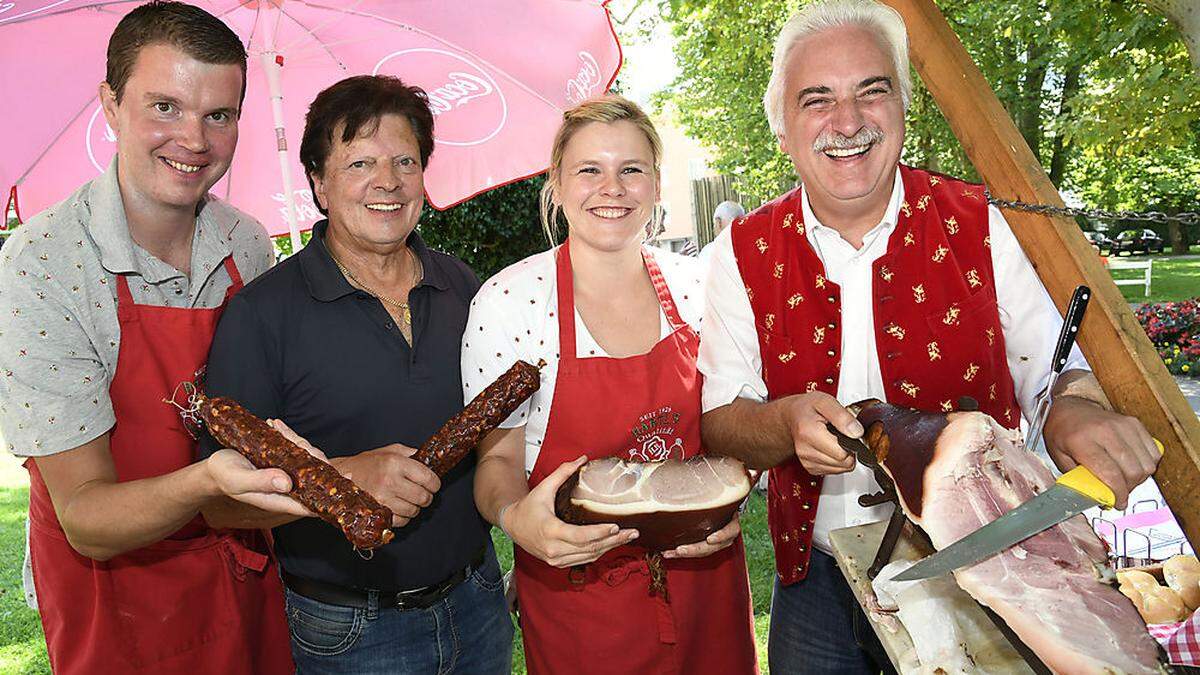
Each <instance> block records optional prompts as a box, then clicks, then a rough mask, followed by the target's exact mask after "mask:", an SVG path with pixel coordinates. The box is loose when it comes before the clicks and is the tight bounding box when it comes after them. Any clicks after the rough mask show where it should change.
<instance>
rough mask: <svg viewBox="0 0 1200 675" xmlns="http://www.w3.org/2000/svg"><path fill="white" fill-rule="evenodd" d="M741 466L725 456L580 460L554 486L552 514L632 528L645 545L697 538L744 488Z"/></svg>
mask: <svg viewBox="0 0 1200 675" xmlns="http://www.w3.org/2000/svg"><path fill="white" fill-rule="evenodd" d="M750 488H751V482H750V476H749V474H748V473H747V472H746V467H745V466H744V465H743V464H742V463H741V462H739V461H738V460H736V459H732V458H729V457H714V456H703V455H702V456H698V457H693V458H691V459H686V460H678V459H669V460H665V461H659V462H645V463H641V462H627V461H624V460H620V459H617V458H615V457H604V458H600V459H594V460H592V461H590V462H588V463H587V464H584V465H583V466H581V467H580V468H579V470H578V471H576V472H575V474H574V475H572V476H571V478H569V479H567V481H566V482H565V483H563V486H562V487H561V488H560V489H559V491H558V495H557V499H556V503H555V507H556V508H555V510H556V512H557V513H558V517H559V518H561V519H563V520H564V521H566V522H568V523H572V524H575V525H589V524H594V523H616V524H617V525H619V526H621V527H623V528H634V529H636V530H637V531H638V538H637V539H635V540H634V543H635V544H637V545H639V546H643V547H645V548H648V549H650V550H651V551H665V550H670V549H673V548H675V547H676V546H679V545H681V544H693V543H696V542H698V541H703V540H704V539H705V537H707V536H708V535H709V534H711V533H713V532H715V531H717V530H719V529H721V528H722V527H724V526H725V525H727V524H728V523H729V521H730V520H731V519H732V518H733V514H734V512H736V511H737V508H738V504H740V503H741V501H742V500H743V499H745V498H746V495H747V494H749V493H750Z"/></svg>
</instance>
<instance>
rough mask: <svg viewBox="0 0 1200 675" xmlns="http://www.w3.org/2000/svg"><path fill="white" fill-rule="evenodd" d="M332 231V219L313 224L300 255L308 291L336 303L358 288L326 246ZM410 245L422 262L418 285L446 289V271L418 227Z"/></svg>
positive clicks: (409, 238) (301, 269)
mask: <svg viewBox="0 0 1200 675" xmlns="http://www.w3.org/2000/svg"><path fill="white" fill-rule="evenodd" d="M328 230H329V220H328V219H325V220H321V221H318V222H317V223H316V224H315V225H313V228H312V238H311V239H310V240H309V241H308V244H307V245H305V247H304V248H303V249H302V250H301V251H300V253H298V254H296V256H297V257H298V258H299V259H300V271H301V273H302V274H303V276H304V282H305V283H306V284H307V285H308V292H309V293H310V294H311V295H312V297H313V298H314V299H316V300H318V301H320V302H332V301H333V300H337V299H338V298H341V297H345V296H347V295H350V294H351V293H354V292H356V291H357V290H358V289H356V288H355V287H354V286H351V285H350V282H349V281H347V280H346V277H345V275H343V274H342V271H341V270H339V269H338V267H337V264H336V263H334V261H333V256H332V255H331V254H330V253H329V248H327V247H326V246H325V233H326V232H327V231H328ZM408 247H409V248H411V249H412V252H413V253H415V254H416V256H417V259H418V260H420V261H421V269H422V272H423V276H422V278H421V282H420V283H419V284H417V286H416V288H420V287H421V286H431V287H433V288H435V289H437V290H439V291H444V290H446V289H447V288H449V287H450V285H449V280H448V279H447V278H446V273H445V272H444V271H443V270H442V268H441V267H439V266H438V265H434V264H433V255H432V254H431V253H430V251H429V247H427V246H426V245H425V241H424V240H423V239H421V235H419V234H417V232H416V231H415V230H414V231H413V232H412V234H409V235H408Z"/></svg>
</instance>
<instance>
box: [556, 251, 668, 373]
mask: <svg viewBox="0 0 1200 675" xmlns="http://www.w3.org/2000/svg"><path fill="white" fill-rule="evenodd" d="M569 241H570V240H568V241H564V242H563V243H562V244H560V245H559V247H558V250H557V251H556V252H555V272H556V275H557V277H556V278H557V284H556V286H557V288H556V290H557V293H558V349H559V360H560V361H574V360H575V358H576V357H575V281H574V277H573V274H572V270H571V247H570V246H568V243H569ZM642 261H643V262H644V263H645V265H646V272H647V273H649V275H650V283H652V284H653V285H654V293H655V294H656V295H657V296H658V304H659V306H661V307H662V310H663V314H666V316H667V323H669V324H670V325H671V329H672V330H679V329H680V328H683V327H684V326H686V325H687V324H686V323H685V322H684V320H683V317H681V316H680V315H679V308H678V307H676V305H675V298H674V297H672V296H671V289H670V288H668V287H667V280H666V279H665V278H664V277H663V273H662V268H661V267H659V266H658V261H657V260H655V259H654V255H653V254H652V253H650V252H649V251H648V250H646V248H644V247H643V248H642Z"/></svg>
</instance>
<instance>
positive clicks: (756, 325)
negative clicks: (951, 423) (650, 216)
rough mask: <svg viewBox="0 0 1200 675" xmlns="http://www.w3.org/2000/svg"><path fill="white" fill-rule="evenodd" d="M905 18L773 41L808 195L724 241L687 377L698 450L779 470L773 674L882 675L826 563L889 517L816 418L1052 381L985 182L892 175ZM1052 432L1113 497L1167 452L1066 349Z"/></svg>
mask: <svg viewBox="0 0 1200 675" xmlns="http://www.w3.org/2000/svg"><path fill="white" fill-rule="evenodd" d="M907 52H908V45H907V37H906V31H905V27H904V23H903V20H902V19H901V18H900V15H899V14H897V13H896V12H895V11H894V10H892V9H890V8H888V7H886V6H884V5H881V4H878V3H876V2H873V1H871V0H833V1H831V2H823V3H819V4H813V5H809V6H807V7H806V8H805V9H804V10H802V11H801V12H799V13H797V14H796V15H795V16H793V17H792V18H791V19H790V20H789V21H788V22H787V23H786V24H785V25H784V27H783V29H782V31H781V32H780V35H779V37H778V39H777V41H776V44H775V56H774V60H773V63H772V73H771V79H770V83H769V84H768V87H767V92H766V95H765V96H764V107H765V108H766V113H767V117H768V119H769V121H770V124H771V130H772V131H773V132H774V133H775V135H776V137H777V138H778V141H779V145H780V148H781V149H782V150H783V151H784V152H785V153H787V154H788V156H789V157H790V158H791V160H792V162H793V164H794V166H795V169H796V172H797V173H798V174H799V176H800V179H801V182H802V187H801V188H798V189H796V190H793V191H792V192H789V193H788V194H786V195H783V196H782V197H779V198H778V199H776V200H774V201H772V202H770V203H768V204H765V205H764V206H762V207H761V208H759V209H757V210H756V211H754V212H753V213H751V214H750V215H748V216H746V217H745V218H744V219H741V220H739V221H738V222H737V224H735V225H734V226H733V227H732V228H729V230H728V231H727V232H728V234H722V235H721V236H720V237H718V238H717V240H716V242H715V243H714V247H713V260H712V267H711V271H710V274H709V279H708V289H707V293H706V295H707V299H706V302H707V307H706V311H705V316H704V319H703V321H704V327H705V331H704V340H703V341H702V343H701V346H700V356H699V367H700V370H701V371H702V372H703V373H704V375H705V382H704V391H703V398H704V410H705V413H704V418H703V422H702V434H703V438H704V442H705V445H706V446H707V447H708V448H709V449H710V450H714V451H717V452H720V453H721V454H727V455H732V456H735V457H739V458H741V459H743V460H744V461H746V462H747V463H748V464H749V465H750V466H752V467H756V468H771V479H770V488H769V491H768V509H769V519H770V527H771V536H772V539H773V542H774V546H775V561H776V572H777V578H776V585H775V595H774V598H773V602H772V609H771V632H770V636H771V637H770V645H769V659H770V668H771V670H772V671H774V672H785V673H801V672H809V673H813V672H816V673H820V672H836V673H857V672H862V673H869V672H875V673H877V672H879V671H880V670H881V669H883V670H889V669H890V665H889V664H888V661H887V658H886V656H885V655H884V654H883V651H882V650H881V649H880V648H879V644H878V641H877V640H876V639H875V636H874V634H873V631H872V629H871V628H870V625H869V623H868V622H867V620H866V618H865V616H864V615H863V613H862V611H861V609H860V608H859V607H858V605H857V603H856V602H855V600H854V598H853V596H852V594H851V592H850V589H849V588H848V587H847V585H846V583H845V581H844V580H843V579H842V576H841V574H840V573H839V572H838V570H837V568H836V565H835V564H834V561H833V558H832V557H831V553H832V550H831V548H830V543H829V533H830V531H832V530H834V529H837V528H841V527H847V526H853V525H858V524H862V523H868V522H872V521H878V520H883V519H884V518H886V517H887V515H888V513H889V511H888V509H887V508H886V507H872V508H865V507H862V506H860V505H859V503H858V497H859V496H860V495H862V494H868V493H873V492H876V491H877V490H878V486H877V485H876V484H875V482H874V479H873V477H872V475H871V473H870V472H869V471H868V470H866V469H865V468H863V467H861V466H855V461H854V458H853V457H852V456H851V455H849V454H847V453H846V452H845V451H844V450H843V449H842V448H841V447H840V446H839V445H838V443H837V441H836V439H835V438H834V436H833V435H832V434H830V433H829V432H828V431H827V430H826V427H825V424H826V422H829V423H832V424H833V425H834V426H836V427H837V428H838V429H839V430H840V431H841V432H842V433H844V434H847V435H849V436H852V437H859V436H861V435H862V432H863V429H862V426H861V425H860V424H859V423H858V421H857V420H855V418H854V417H853V415H851V414H850V412H849V411H847V410H846V409H845V408H844V407H842V406H843V404H849V403H853V402H855V401H859V400H862V399H867V398H878V399H881V400H886V401H890V402H892V403H895V404H898V405H904V406H910V407H914V408H919V409H923V410H935V411H936V410H945V411H951V410H954V409H956V408H957V407H958V401H959V399H960V397H964V396H969V397H972V398H974V399H975V400H976V401H978V403H979V406H980V408H981V409H982V410H983V411H984V412H986V413H988V414H989V415H991V416H992V417H994V418H995V419H996V420H997V421H998V422H999V423H1000V424H1003V425H1005V426H1007V427H1010V428H1016V427H1017V426H1018V425H1019V423H1020V419H1021V415H1022V412H1024V413H1025V415H1026V416H1027V417H1028V416H1030V414H1031V412H1032V410H1033V409H1034V405H1035V399H1036V397H1037V396H1038V395H1039V393H1040V392H1041V391H1042V390H1043V389H1045V387H1046V384H1047V378H1048V375H1049V372H1050V361H1051V358H1052V355H1051V352H1052V351H1053V348H1054V344H1055V338H1056V336H1057V334H1058V332H1059V330H1060V328H1061V325H1062V318H1061V316H1060V315H1059V314H1058V312H1057V310H1056V309H1055V307H1054V305H1053V303H1052V302H1051V300H1050V297H1049V295H1048V294H1047V293H1046V290H1045V288H1044V287H1043V286H1042V284H1041V281H1040V280H1039V278H1038V276H1037V274H1036V272H1035V271H1034V269H1033V267H1032V266H1031V265H1030V263H1029V260H1028V258H1026V256H1025V254H1024V252H1023V251H1022V250H1021V247H1020V245H1019V244H1018V243H1017V241H1016V239H1015V237H1014V236H1013V234H1012V231H1011V230H1010V229H1009V226H1008V224H1007V223H1006V222H1005V221H1004V218H1003V216H1001V214H1000V212H999V211H998V210H997V209H995V208H994V207H991V206H989V205H988V204H987V201H986V199H985V195H984V191H983V187H982V186H980V185H972V184H968V183H965V182H962V181H959V180H957V179H954V178H951V177H948V176H943V175H938V174H934V173H930V172H927V171H922V170H919V169H914V168H910V167H907V166H904V165H902V164H899V159H900V152H901V148H902V146H903V142H904V113H905V110H906V108H907V106H908V101H909V98H910V90H911V82H910V77H909V70H908V53H907ZM1053 394H1054V395H1053V399H1052V400H1053V401H1054V403H1053V405H1052V406H1051V408H1050V413H1049V420H1048V421H1047V423H1046V427H1045V432H1044V438H1045V441H1046V446H1047V448H1048V451H1049V455H1050V457H1051V458H1052V459H1053V460H1054V462H1055V463H1056V464H1057V465H1058V466H1059V468H1060V469H1063V470H1066V469H1069V468H1071V467H1073V466H1075V465H1076V464H1083V465H1086V466H1088V467H1089V468H1090V469H1092V471H1093V472H1095V473H1096V474H1097V475H1098V476H1099V477H1100V478H1101V479H1102V480H1104V481H1105V482H1106V483H1107V484H1108V485H1109V486H1111V487H1112V488H1113V491H1114V493H1116V494H1117V496H1118V500H1119V502H1120V504H1121V505H1122V506H1123V504H1124V502H1125V500H1126V499H1127V497H1128V493H1129V490H1130V489H1131V488H1132V487H1134V486H1135V485H1137V484H1138V483H1140V482H1141V481H1142V480H1144V479H1145V478H1146V477H1147V476H1149V475H1150V474H1151V473H1152V472H1153V470H1154V467H1155V465H1156V464H1157V461H1158V458H1159V454H1158V452H1157V450H1156V449H1155V447H1154V445H1153V441H1152V439H1151V438H1150V436H1149V434H1148V433H1147V432H1146V430H1145V428H1144V427H1143V426H1142V425H1141V424H1140V423H1139V422H1138V421H1137V420H1134V419H1133V418H1129V417H1125V416H1122V415H1119V414H1116V413H1114V412H1111V409H1110V408H1109V406H1108V402H1107V400H1106V399H1105V398H1104V395H1103V393H1102V392H1101V391H1100V389H1099V387H1098V385H1097V383H1096V381H1095V378H1094V377H1092V376H1091V373H1090V372H1089V371H1088V370H1087V364H1086V362H1085V361H1084V360H1083V358H1082V356H1081V355H1080V354H1079V352H1078V350H1075V351H1074V352H1073V353H1072V355H1071V357H1070V360H1069V363H1068V365H1067V369H1066V372H1064V374H1063V376H1062V377H1061V378H1060V379H1059V380H1058V383H1057V384H1056V385H1055V389H1054V392H1053Z"/></svg>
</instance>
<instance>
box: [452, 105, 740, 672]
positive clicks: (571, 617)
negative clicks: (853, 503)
mask: <svg viewBox="0 0 1200 675" xmlns="http://www.w3.org/2000/svg"><path fill="white" fill-rule="evenodd" d="M661 154H662V145H661V143H660V141H659V137H658V134H657V133H656V132H655V130H654V127H653V125H652V124H651V123H650V121H649V119H647V117H646V115H645V114H644V113H643V112H642V111H641V110H640V109H639V108H638V107H637V106H636V105H634V104H633V103H631V102H629V101H627V100H625V99H623V98H621V97H618V96H605V97H603V98H600V99H596V100H594V101H589V102H586V103H583V104H581V105H579V106H577V107H576V108H574V109H572V110H569V111H567V112H566V113H565V114H564V121H563V124H562V126H561V127H560V128H559V131H558V133H557V135H556V136H555V141H554V145H553V150H552V152H551V159H550V170H549V174H548V176H549V177H548V179H547V182H546V188H545V190H544V192H543V194H542V214H543V225H544V227H545V228H546V234H547V237H548V238H549V239H550V241H554V240H555V237H556V234H557V226H558V219H559V214H560V213H561V214H562V215H563V216H564V217H565V220H566V222H567V231H568V234H569V237H568V238H567V241H566V243H564V244H563V245H561V246H558V247H556V248H553V249H551V250H549V251H546V252H544V253H540V254H537V255H535V256H532V257H529V258H526V259H525V260H522V261H521V262H518V263H516V264H514V265H512V266H510V267H508V268H506V269H504V270H503V271H501V272H500V273H499V274H497V275H496V276H494V277H492V278H491V279H490V280H488V281H487V282H486V283H485V284H484V285H483V288H482V289H481V290H480V293H479V295H478V296H477V297H476V298H475V300H474V301H473V302H472V304H471V316H470V321H469V323H468V326H467V330H466V333H465V334H464V335H463V369H462V371H463V391H464V395H465V396H468V397H470V396H474V395H475V394H477V393H478V392H479V391H481V390H482V389H483V387H485V386H487V384H488V383H490V382H491V381H492V380H493V379H494V378H495V377H497V376H498V375H499V374H500V373H502V372H503V371H504V370H505V369H507V368H508V367H509V366H510V365H511V364H512V363H513V362H514V361H515V360H517V359H524V360H526V361H528V362H530V363H537V362H538V361H539V360H544V361H545V362H546V363H547V365H546V366H545V367H544V368H543V369H542V386H541V389H540V390H539V391H537V392H536V393H535V394H534V396H533V398H531V399H530V400H529V401H528V402H526V403H525V404H524V405H522V406H521V407H520V408H519V409H518V410H517V411H516V412H514V413H513V414H512V415H511V416H510V417H509V419H508V420H507V421H505V422H504V423H503V424H501V428H500V429H497V430H496V431H494V432H492V433H491V434H490V435H489V436H488V437H487V438H486V439H485V441H484V442H483V443H482V444H481V446H480V459H479V471H478V474H477V476H476V479H475V495H476V500H477V502H478V504H479V509H480V512H481V513H483V514H484V516H485V517H486V518H487V519H488V520H490V521H491V522H493V523H495V524H497V525H499V526H500V527H501V528H502V529H504V531H505V532H507V533H508V534H509V535H510V536H511V537H512V539H513V541H514V542H515V544H516V546H515V547H514V549H515V557H516V565H515V578H516V585H517V595H518V598H519V611H520V616H521V628H522V631H523V637H524V642H525V657H526V663H527V664H528V666H529V671H530V672H531V673H534V674H537V673H567V672H585V673H614V674H616V673H620V674H626V673H652V672H680V673H693V674H695V673H699V674H703V673H714V674H715V673H721V674H723V675H725V674H729V673H752V672H755V671H756V660H755V653H754V651H755V647H754V633H753V624H752V619H751V606H750V593H749V586H748V582H747V576H746V563H745V554H744V550H743V547H742V541H741V536H740V527H739V524H738V521H737V520H736V519H735V520H734V521H733V522H731V523H730V524H729V525H728V526H726V527H725V528H723V529H722V530H720V531H718V532H715V533H713V534H712V535H710V536H709V537H708V539H707V540H706V541H703V542H699V543H696V544H692V545H688V546H681V547H679V548H677V549H675V550H674V551H670V552H667V553H666V554H664V555H665V556H666V558H667V560H666V562H665V563H664V564H663V566H664V567H665V569H666V588H667V593H668V594H669V598H670V599H669V601H668V600H666V599H665V598H664V596H663V593H661V592H660V593H655V594H651V592H650V590H649V589H650V574H651V570H650V567H649V566H648V564H647V555H646V552H645V550H644V549H640V548H637V547H636V546H632V545H631V544H634V543H636V537H637V532H636V531H632V530H618V528H617V526H616V525H590V526H583V527H579V526H573V525H568V524H566V523H564V522H562V521H561V520H559V519H558V518H557V517H555V515H554V495H555V492H556V491H557V489H558V487H559V486H560V485H561V484H562V483H563V481H564V480H565V479H566V478H567V477H568V476H569V475H570V474H571V473H572V472H574V471H575V470H576V469H577V468H579V466H580V465H581V464H582V462H583V460H584V459H586V458H585V457H583V455H584V454H586V455H587V456H588V457H592V458H597V457H605V456H616V457H620V458H622V459H632V460H636V461H643V462H645V461H653V460H660V459H669V458H674V459H682V458H684V457H690V456H693V455H695V454H697V453H700V452H701V451H702V449H701V446H700V435H699V421H700V376H699V373H698V372H697V370H696V343H697V333H696V324H697V314H698V312H699V310H700V307H701V299H700V290H701V288H700V276H699V269H698V265H697V264H696V261H695V260H693V259H690V258H687V257H683V256H680V255H676V254H671V253H667V252H665V251H662V250H661V249H653V248H650V247H648V246H646V245H645V244H644V240H645V233H646V232H647V227H646V226H647V223H649V222H652V221H653V220H654V218H653V214H654V213H655V211H656V203H657V201H658V199H659V188H660V182H659V181H660V171H659V167H660V162H661ZM651 419H653V420H655V421H658V422H661V424H657V425H653V426H652V429H651V430H650V431H641V430H639V427H641V426H642V425H641V424H640V423H641V422H644V421H646V420H651ZM631 430H632V431H631Z"/></svg>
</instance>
